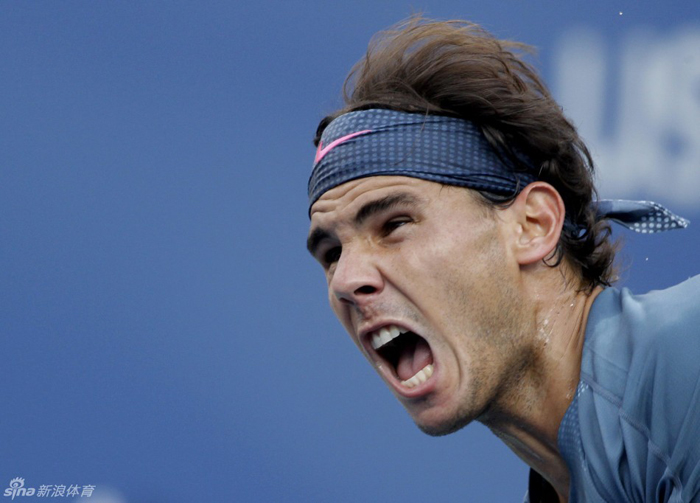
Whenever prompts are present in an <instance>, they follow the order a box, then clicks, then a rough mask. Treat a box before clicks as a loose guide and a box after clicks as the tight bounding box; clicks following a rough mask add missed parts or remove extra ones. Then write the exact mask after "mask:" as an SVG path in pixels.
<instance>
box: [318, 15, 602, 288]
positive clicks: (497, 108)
mask: <svg viewBox="0 0 700 503" xmlns="http://www.w3.org/2000/svg"><path fill="white" fill-rule="evenodd" d="M530 52H532V50H531V48H530V47H529V46H527V45H525V44H521V43H518V42H511V41H506V40H499V39H496V38H495V37H493V36H492V35H491V34H489V33H488V32H487V31H485V30H484V29H482V28H481V27H479V26H477V25H475V24H472V23H468V22H464V21H431V20H426V19H424V18H422V17H419V16H414V17H412V18H410V19H409V20H408V21H406V22H404V23H401V24H399V25H397V26H395V27H393V28H391V29H389V30H387V31H383V32H380V33H379V34H377V35H376V36H375V37H374V38H373V39H372V41H371V42H370V45H369V48H368V50H367V54H366V55H365V57H364V58H362V59H361V60H360V61H359V62H358V63H357V64H356V65H355V66H354V67H353V69H352V71H351V72H350V75H349V76H348V78H347V79H346V81H345V85H344V88H343V92H344V100H345V106H344V107H343V108H341V109H340V110H338V111H336V112H335V113H333V114H332V115H330V116H328V117H326V118H324V119H323V120H322V121H321V123H320V124H319V127H318V130H317V133H316V139H315V144H316V145H318V142H319V139H320V137H321V133H322V132H323V130H324V129H325V127H326V126H327V125H328V124H329V123H330V122H331V121H332V120H333V119H334V118H336V117H338V116H340V115H342V114H344V113H347V112H352V111H356V110H366V109H370V108H388V109H392V110H398V111H403V112H421V113H425V114H427V115H446V116H451V117H459V118H463V119H467V120H470V121H472V122H474V123H475V124H477V125H478V126H479V127H480V128H481V129H482V131H483V132H484V135H485V136H486V138H487V140H488V141H489V143H490V144H491V145H492V146H493V147H494V149H495V150H496V151H497V152H498V153H499V155H503V156H507V157H508V158H509V159H510V160H511V162H512V163H513V164H514V165H515V166H516V169H517V170H521V171H529V172H532V171H533V169H534V170H536V173H534V174H535V175H536V176H537V178H538V179H539V180H542V181H544V182H547V183H549V184H551V185H552V186H553V187H554V188H555V189H556V190H557V191H558V192H559V194H560V195H561V197H562V199H563V201H564V205H565V208H566V222H565V225H564V229H563V230H562V234H561V237H560V239H559V242H558V244H557V248H556V249H555V251H554V253H553V254H552V256H551V257H548V258H547V259H546V260H545V263H546V264H547V265H550V266H552V267H554V266H557V265H559V264H560V263H561V261H562V259H566V260H567V262H568V263H569V264H570V265H571V266H573V268H574V269H575V270H578V271H579V272H580V276H581V279H582V287H583V288H584V289H589V290H590V289H593V288H594V287H595V286H597V285H610V283H611V282H612V281H614V280H615V277H614V271H613V261H614V258H615V249H616V246H615V244H614V243H612V242H611V240H610V225H609V224H608V223H607V222H606V221H599V220H597V219H596V216H595V209H594V208H593V207H592V205H591V202H592V201H593V200H594V199H596V198H597V197H596V190H595V186H594V182H593V175H594V164H593V160H592V159H591V155H590V153H589V151H588V149H587V147H586V145H585V144H584V142H583V140H582V139H581V138H580V137H579V135H578V133H577V131H576V128H575V127H574V125H573V124H572V123H571V121H569V120H568V119H567V118H566V117H565V116H564V114H563V112H562V109H561V107H560V106H559V105H558V104H557V103H556V102H555V101H554V99H553V98H552V96H551V94H550V93H549V91H548V90H547V87H546V86H545V85H544V83H543V82H542V80H541V79H540V77H539V76H538V75H537V72H536V71H535V69H534V68H533V67H532V66H531V65H529V64H528V63H527V62H525V61H524V60H523V56H524V55H525V54H527V53H530ZM523 158H526V159H528V160H529V162H524V161H523ZM480 194H481V195H482V196H483V198H484V199H485V201H487V202H488V204H490V205H492V206H503V205H507V204H509V203H510V202H512V201H513V200H514V199H515V197H516V196H517V193H514V194H512V195H510V196H506V197H504V196H502V195H500V196H499V195H495V194H490V193H488V192H483V191H480Z"/></svg>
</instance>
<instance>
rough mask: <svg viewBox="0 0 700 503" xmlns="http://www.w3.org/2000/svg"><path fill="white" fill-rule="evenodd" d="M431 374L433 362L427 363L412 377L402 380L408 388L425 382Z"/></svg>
mask: <svg viewBox="0 0 700 503" xmlns="http://www.w3.org/2000/svg"><path fill="white" fill-rule="evenodd" d="M431 375H433V364H432V363H430V364H428V365H426V366H425V367H423V368H422V369H421V370H419V371H418V372H416V375H414V376H413V377H411V378H410V379H406V380H405V381H401V384H403V385H404V386H406V387H407V388H415V387H416V386H418V385H419V384H423V383H424V382H425V381H427V380H428V378H429V377H430V376H431Z"/></svg>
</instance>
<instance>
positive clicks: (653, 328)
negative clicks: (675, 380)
mask: <svg viewBox="0 0 700 503" xmlns="http://www.w3.org/2000/svg"><path fill="white" fill-rule="evenodd" d="M698 357H700V276H695V277H694V278H691V279H689V280H687V281H684V282H683V283H680V284H678V285H675V286H673V287H671V288H668V289H666V290H655V291H651V292H649V293H646V294H644V295H635V294H633V293H632V292H630V291H629V290H628V289H626V288H624V289H622V290H617V289H614V288H609V289H607V290H605V291H603V292H602V293H601V294H600V295H599V296H598V298H597V299H596V300H595V302H594V304H593V308H592V309H591V312H590V315H589V318H588V324H587V327H586V340H585V343H584V354H583V360H582V371H583V372H588V373H590V374H594V375H595V374H602V375H601V377H609V378H610V379H612V380H620V381H626V380H627V379H626V377H627V375H628V374H629V373H630V372H634V371H641V370H645V369H646V370H654V368H649V366H650V365H656V364H660V363H662V362H663V361H664V360H668V359H674V360H675V364H674V365H675V366H676V367H677V366H678V365H681V366H682V367H683V368H687V369H688V370H693V369H698V367H699V366H698V365H697V362H698V361H699V360H698ZM657 370H659V369H657ZM698 370H700V369H698ZM617 391H619V392H622V391H623V390H622V389H619V390H617Z"/></svg>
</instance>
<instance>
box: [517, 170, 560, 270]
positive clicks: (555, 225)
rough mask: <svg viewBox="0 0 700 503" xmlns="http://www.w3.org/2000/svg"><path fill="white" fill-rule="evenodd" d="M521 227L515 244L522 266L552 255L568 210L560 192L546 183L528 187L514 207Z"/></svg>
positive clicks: (535, 183) (537, 183) (533, 184)
mask: <svg viewBox="0 0 700 503" xmlns="http://www.w3.org/2000/svg"><path fill="white" fill-rule="evenodd" d="M513 209H514V210H515V211H516V218H517V219H518V224H519V229H520V232H519V235H518V236H517V240H516V242H515V243H514V245H515V256H516V259H517V260H518V263H519V264H520V265H529V264H534V263H536V262H539V261H540V260H543V259H546V258H548V257H550V256H551V255H552V253H553V252H554V251H555V249H556V247H557V243H558V242H559V237H560V236H561V230H562V227H563V225H564V216H565V207H564V201H563V200H562V198H561V196H560V195H559V192H557V190H556V189H555V188H554V187H552V186H551V185H550V184H548V183H546V182H534V183H531V184H530V185H528V186H527V187H525V188H524V189H523V190H522V192H520V194H519V195H518V197H517V198H516V199H515V202H514V203H513Z"/></svg>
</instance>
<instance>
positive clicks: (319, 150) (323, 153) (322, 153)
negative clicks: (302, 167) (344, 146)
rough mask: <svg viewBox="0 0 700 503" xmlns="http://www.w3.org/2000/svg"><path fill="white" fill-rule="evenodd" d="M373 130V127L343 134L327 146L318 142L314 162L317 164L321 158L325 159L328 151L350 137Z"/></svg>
mask: <svg viewBox="0 0 700 503" xmlns="http://www.w3.org/2000/svg"><path fill="white" fill-rule="evenodd" d="M371 132H372V130H371V129H365V130H364V131H358V132H357V133H350V134H349V135H345V136H341V137H340V138H338V139H337V140H335V141H333V142H331V144H330V145H328V146H327V147H324V146H323V144H322V143H321V142H318V148H317V149H316V159H315V160H314V164H317V163H318V162H319V161H320V160H321V159H323V158H324V157H325V156H326V154H327V153H328V152H330V151H331V150H333V149H334V148H335V147H337V146H338V145H340V144H341V143H345V142H346V141H348V140H349V139H351V138H355V137H356V136H360V135H361V134H367V133H371Z"/></svg>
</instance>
